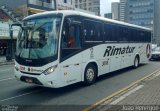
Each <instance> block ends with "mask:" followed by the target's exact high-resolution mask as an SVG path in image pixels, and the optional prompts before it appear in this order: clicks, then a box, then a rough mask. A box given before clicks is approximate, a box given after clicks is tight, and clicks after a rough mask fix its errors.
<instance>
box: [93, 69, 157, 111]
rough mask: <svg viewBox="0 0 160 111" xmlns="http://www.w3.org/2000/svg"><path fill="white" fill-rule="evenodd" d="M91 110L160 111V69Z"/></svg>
mask: <svg viewBox="0 0 160 111" xmlns="http://www.w3.org/2000/svg"><path fill="white" fill-rule="evenodd" d="M90 110H91V111H160V70H159V71H157V72H155V73H153V74H151V76H149V77H147V78H145V79H144V80H142V81H140V82H138V83H137V84H136V85H134V86H133V87H132V88H129V89H126V91H123V92H121V93H120V94H115V95H114V96H113V97H112V98H110V99H107V100H105V101H103V102H102V103H100V104H99V105H97V106H96V107H95V108H93V109H90Z"/></svg>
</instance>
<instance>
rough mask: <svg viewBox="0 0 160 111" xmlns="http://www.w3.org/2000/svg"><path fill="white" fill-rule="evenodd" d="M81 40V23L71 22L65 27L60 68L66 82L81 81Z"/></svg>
mask: <svg viewBox="0 0 160 111" xmlns="http://www.w3.org/2000/svg"><path fill="white" fill-rule="evenodd" d="M81 41H82V40H81V25H80V24H70V25H66V26H64V27H63V30H62V41H61V57H60V61H61V63H60V65H61V69H60V70H61V74H62V79H63V78H64V79H63V80H64V82H65V83H66V84H72V83H75V82H79V81H81V64H82V54H81V51H82V50H81Z"/></svg>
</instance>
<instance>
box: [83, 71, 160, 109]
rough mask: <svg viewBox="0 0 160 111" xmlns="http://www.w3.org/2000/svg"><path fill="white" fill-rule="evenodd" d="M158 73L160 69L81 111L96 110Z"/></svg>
mask: <svg viewBox="0 0 160 111" xmlns="http://www.w3.org/2000/svg"><path fill="white" fill-rule="evenodd" d="M159 71H160V69H158V70H156V71H154V72H152V73H151V74H149V75H148V76H145V77H143V78H142V79H139V80H137V81H135V82H133V83H131V84H129V85H128V86H126V87H124V88H122V89H120V90H118V91H117V92H115V93H113V94H111V95H110V96H107V97H105V98H103V99H101V100H100V101H98V102H96V103H95V104H93V105H91V106H89V107H87V108H85V109H84V110H83V111H92V110H94V109H96V108H97V107H98V106H100V105H101V104H103V103H104V102H106V101H107V100H109V99H112V98H113V97H115V96H117V95H119V94H121V93H123V92H125V91H126V90H128V89H129V88H131V87H133V86H135V85H136V84H138V83H140V82H142V81H144V80H146V79H148V78H150V77H151V76H153V75H154V74H155V73H157V72H159Z"/></svg>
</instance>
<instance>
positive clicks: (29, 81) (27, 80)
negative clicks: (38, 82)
mask: <svg viewBox="0 0 160 111" xmlns="http://www.w3.org/2000/svg"><path fill="white" fill-rule="evenodd" d="M25 81H26V82H28V83H32V82H33V81H32V79H29V78H26V79H25Z"/></svg>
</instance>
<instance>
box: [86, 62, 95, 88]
mask: <svg viewBox="0 0 160 111" xmlns="http://www.w3.org/2000/svg"><path fill="white" fill-rule="evenodd" d="M96 75H97V74H96V68H95V66H94V65H93V64H89V65H88V66H87V67H86V69H85V73H84V84H85V85H91V84H93V83H94V82H95V80H96Z"/></svg>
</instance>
